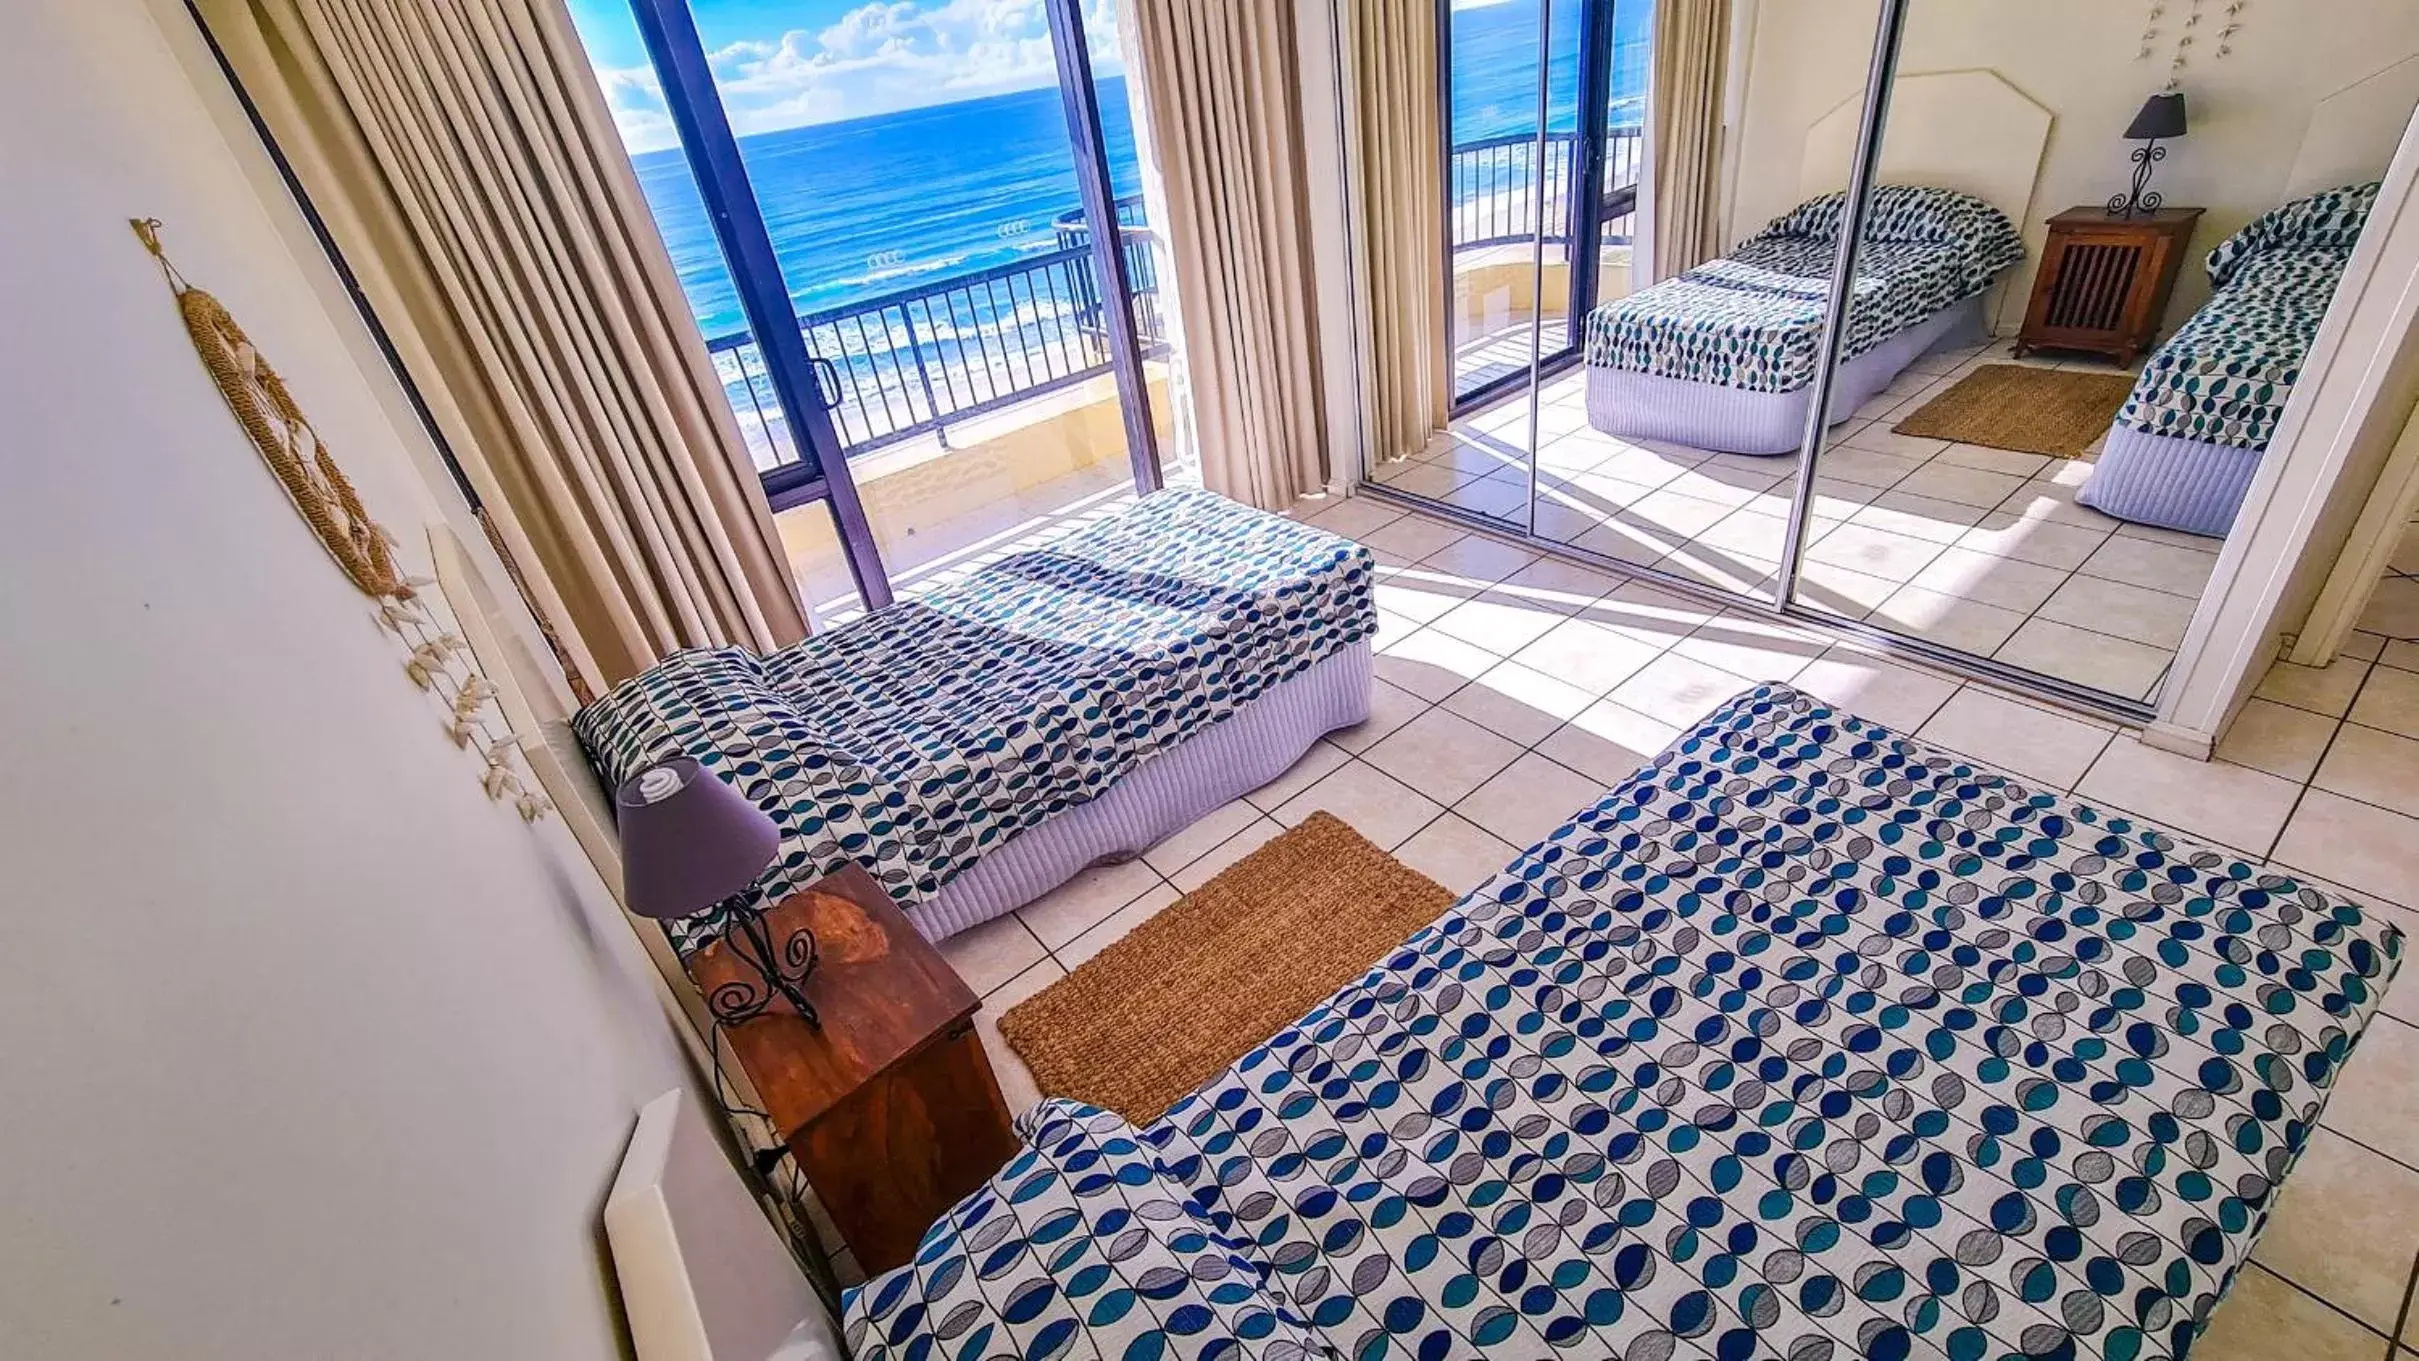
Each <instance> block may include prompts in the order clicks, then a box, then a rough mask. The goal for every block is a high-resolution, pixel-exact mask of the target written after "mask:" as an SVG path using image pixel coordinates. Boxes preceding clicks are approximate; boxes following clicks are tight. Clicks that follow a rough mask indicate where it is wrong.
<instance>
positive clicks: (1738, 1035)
mask: <svg viewBox="0 0 2419 1361" xmlns="http://www.w3.org/2000/svg"><path fill="white" fill-rule="evenodd" d="M2401 952H2402V938H2401V935H2400V934H2399V932H2397V931H2396V929H2395V928H2394V927H2393V926H2392V925H2391V924H2389V923H2388V922H2387V921H2386V920H2385V919H2384V918H2383V917H2382V916H2380V915H2376V914H2372V913H2370V912H2367V911H2365V910H2363V909H2362V908H2360V907H2358V906H2356V905H2354V904H2352V903H2349V902H2346V901H2344V900H2342V899H2340V898H2337V897H2334V896H2331V895H2329V894H2328V893H2325V892H2322V891H2320V890H2318V889H2315V888H2312V887H2309V886H2307V885H2304V884H2300V883H2297V882H2294V881H2293V880H2290V879H2286V878H2282V877H2279V876H2276V875H2273V874H2270V873H2266V872H2263V871H2261V870H2259V869H2257V868H2255V867H2253V866H2251V865H2249V864H2246V863H2244V862H2242V861H2241V860H2238V859H2236V858H2235V857H2233V856H2232V855H2230V854H2227V853H2224V852H2220V851H2216V850H2212V849H2209V848H2205V847H2201V846H2196V845H2193V844H2190V843H2188V842H2183V841H2180V840H2178V839H2176V838H2174V837H2171V836H2169V835H2167V834H2166V833H2163V832H2161V831H2159V830H2157V829H2155V828H2152V827H2149V826H2146V825H2144V824H2142V823H2140V822H2137V821H2135V820H2133V819H2131V818H2129V817H2126V816H2124V815H2121V814H2116V813H2112V812H2108V811H2105V810H2101V809H2096V808H2092V807H2089V806H2087V805H2083V804H2078V803H2075V802H2073V801H2070V800H2068V799H2066V798H2064V797H2063V796H2060V795H2057V794H2053V793H2046V792H2042V791H2039V790H2035V789H2033V788H2031V787H2029V786H2027V785H2025V784H2022V783H2020V782H2018V781H2016V780H2014V779H2012V778H2010V777H2007V776H2004V775H2000V774H1997V773H1995V772H1992V771H1989V770H1987V769H1982V768H1979V767H1977V766H1975V765H1973V764H1971V763H1969V762H1967V761H1965V760H1963V759H1962V758H1959V757H1955V756H1951V755H1948V754H1946V753H1943V752H1939V751H1936V750H1934V749H1932V748H1929V747H1926V746H1924V745H1922V744H1920V743H1916V742H1912V741H1909V740H1907V739H1904V738H1902V737H1899V736H1898V735H1896V734H1894V733H1892V732H1890V731H1888V730H1886V729H1883V728H1880V727H1878V726H1875V725H1873V724H1870V723H1866V722H1864V721H1863V720H1861V719H1858V718H1856V717H1855V716H1854V715H1851V714H1847V713H1843V712H1840V711H1837V710H1834V709H1832V708H1830V707H1828V706H1826V705H1825V704H1823V703H1822V702H1821V701H1820V700H1817V699H1814V698H1812V697H1810V696H1808V695H1805V694H1802V693H1799V692H1797V691H1794V690H1792V689H1790V688H1788V687H1786V686H1779V685H1769V686H1763V687H1760V688H1758V689H1755V690H1752V691H1750V692H1748V693H1746V694H1743V695H1741V696H1739V697H1738V698H1736V699H1734V700H1732V701H1731V702H1730V703H1729V704H1727V705H1725V706H1723V707H1722V708H1720V709H1719V710H1717V711H1715V712H1714V713H1713V714H1712V715H1711V716H1709V717H1708V718H1706V719H1705V720H1704V721H1703V722H1702V723H1700V724H1698V725H1697V726H1696V728H1694V729H1693V730H1692V731H1690V732H1688V733H1686V734H1684V735H1683V736H1682V737H1681V738H1680V739H1679V740H1678V741H1676V742H1675V743H1673V745H1672V746H1671V747H1669V748H1667V749H1666V750H1665V751H1664V752H1663V753H1662V754H1661V755H1660V756H1659V757H1657V758H1656V760H1655V761H1654V762H1653V763H1652V764H1651V765H1649V766H1648V767H1646V768H1645V769H1643V770H1641V771H1640V772H1639V773H1638V774H1636V775H1635V776H1633V777H1631V778H1630V779H1629V780H1628V781H1626V782H1625V783H1623V784H1622V785H1621V786H1619V787H1618V788H1616V789H1614V790H1613V791H1611V792H1610V793H1609V794H1607V795H1606V796H1605V798H1604V799H1603V800H1602V801H1601V802H1599V803H1597V804H1596V805H1594V806H1593V807H1590V808H1587V809H1583V810H1581V811H1580V812H1579V813H1578V814H1576V815H1575V816H1574V817H1573V818H1572V819H1571V821H1570V822H1568V823H1566V824H1565V825H1563V826H1562V827H1560V828H1558V829H1556V830H1555V831H1554V832H1553V833H1551V834H1550V835H1548V836H1547V837H1546V838H1545V840H1543V841H1542V842H1540V843H1539V844H1538V845H1536V846H1533V847H1531V848H1530V849H1529V850H1527V851H1526V852H1524V853H1522V854H1521V856H1520V857H1519V858H1518V859H1516V860H1514V861H1513V862H1512V864H1511V865H1510V866H1508V867H1507V868H1506V869H1505V870H1504V871H1503V872H1502V873H1501V874H1499V875H1497V876H1496V877H1495V878H1493V879H1492V880H1490V881H1489V882H1487V883H1485V884H1483V885H1481V886H1480V887H1479V888H1478V889H1477V890H1475V891H1473V892H1472V893H1471V894H1469V895H1468V896H1467V897H1465V898H1463V899H1462V900H1461V901H1460V902H1459V903H1458V904H1456V905H1455V906H1454V907H1453V908H1452V909H1451V910H1450V911H1449V912H1447V913H1446V914H1445V916H1443V917H1442V918H1440V919H1439V920H1438V921H1436V922H1435V923H1434V924H1432V925H1430V926H1428V927H1425V928H1423V929H1422V930H1420V931H1419V932H1417V933H1415V934H1414V935H1413V936H1412V937H1411V938H1410V939H1409V940H1407V941H1406V942H1404V944H1403V945H1402V947H1401V948H1400V949H1398V950H1397V951H1395V952H1394V953H1393V954H1392V955H1391V956H1389V957H1388V958H1386V959H1384V960H1383V961H1381V962H1380V963H1379V964H1378V966H1377V967H1375V968H1373V969H1372V970H1371V971H1370V972H1369V973H1368V974H1367V975H1365V976H1364V977H1362V978H1361V979H1360V980H1359V981H1357V982H1355V983H1353V984H1351V985H1350V986H1347V987H1345V988H1344V989H1342V990H1341V991H1339V992H1338V993H1336V994H1335V995H1334V996H1333V997H1331V998H1329V999H1328V1000H1327V1001H1326V1002H1324V1003H1322V1004H1320V1005H1319V1006H1318V1007H1316V1008H1314V1009H1313V1010H1312V1011H1311V1012H1310V1013H1309V1014H1308V1015H1306V1016H1304V1017H1303V1018H1302V1019H1301V1020H1300V1021H1298V1022H1296V1023H1295V1024H1293V1025H1291V1026H1289V1027H1287V1028H1286V1029H1285V1030H1283V1031H1282V1032H1280V1033H1279V1034H1277V1035H1275V1036H1274V1037H1272V1038H1271V1039H1269V1040H1268V1041H1267V1042H1266V1043H1265V1044H1263V1045H1261V1046H1260V1047H1258V1048H1256V1049H1254V1050H1253V1051H1252V1052H1250V1053H1249V1054H1247V1055H1245V1056H1244V1057H1243V1058H1242V1059H1240V1060H1239V1061H1237V1062H1236V1063H1235V1065H1234V1066H1233V1067H1232V1068H1230V1069H1228V1070H1227V1071H1226V1072H1225V1073H1223V1074H1221V1075H1219V1076H1217V1077H1215V1078H1212V1079H1211V1080H1210V1081H1209V1082H1208V1083H1206V1084H1204V1085H1203V1087H1202V1088H1200V1089H1199V1090H1198V1091H1197V1092H1195V1093H1194V1094H1192V1095H1190V1096H1188V1097H1186V1098H1185V1099H1183V1100H1181V1101H1179V1102H1178V1103H1177V1104H1176V1105H1175V1106H1174V1107H1172V1108H1170V1109H1169V1110H1168V1111H1167V1112H1166V1113H1165V1114H1164V1115H1163V1116H1162V1117H1160V1118H1159V1119H1158V1120H1155V1121H1153V1122H1151V1123H1150V1124H1148V1125H1146V1126H1142V1127H1140V1128H1136V1127H1133V1126H1130V1125H1128V1124H1126V1123H1125V1122H1123V1121H1122V1120H1120V1119H1118V1118H1117V1117H1115V1116H1113V1115H1108V1114H1105V1113H1102V1112H1100V1111H1097V1110H1093V1109H1091V1108H1088V1107H1083V1106H1078V1105H1074V1104H1072V1103H1068V1102H1063V1101H1044V1102H1042V1103H1040V1104H1039V1105H1036V1106H1035V1107H1033V1108H1032V1109H1031V1110H1029V1111H1028V1112H1026V1114H1025V1115H1024V1116H1023V1117H1022V1119H1021V1121H1020V1130H1021V1131H1022V1133H1023V1135H1024V1138H1025V1140H1026V1144H1027V1147H1026V1148H1025V1149H1024V1150H1023V1151H1022V1152H1021V1153H1019V1154H1018V1155H1017V1156H1016V1157H1015V1158H1014V1159H1012V1160H1011V1161H1010V1163H1009V1164H1008V1166H1007V1167H1006V1168H1004V1169H1003V1170H1002V1171H1001V1172H1000V1173H999V1174H998V1176H996V1177H994V1178H993V1179H992V1180H991V1181H990V1182H989V1183H988V1184H987V1185H986V1186H984V1187H983V1188H981V1189H979V1190H977V1191H976V1192H975V1193H974V1194H973V1195H971V1196H969V1197H967V1198H966V1199H965V1200H964V1201H962V1202H961V1203H959V1204H958V1205H957V1206H956V1207H955V1208H954V1209H953V1210H952V1211H951V1212H950V1213H949V1214H948V1215H946V1216H945V1217H944V1218H943V1219H942V1220H941V1221H940V1222H939V1223H937V1224H935V1225H934V1226H933V1228H932V1229H931V1231H930V1232H929V1233H928V1234H927V1235H926V1237H925V1238H924V1240H923V1243H922V1245H921V1248H920V1250H919V1251H918V1253H917V1256H916V1259H915V1260H914V1261H913V1262H912V1263H910V1264H909V1265H907V1266H903V1267H900V1268H898V1269H896V1270H894V1271H892V1272H889V1273H887V1274H885V1275H883V1276H880V1277H877V1278H876V1279H874V1280H872V1281H869V1282H867V1283H866V1284H865V1285H864V1286H862V1287H861V1288H859V1289H857V1290H855V1291H853V1292H851V1293H850V1294H849V1296H848V1298H847V1301H846V1308H845V1311H844V1312H845V1318H844V1328H845V1333H846V1336H847V1340H848V1344H849V1349H850V1351H851V1353H852V1354H853V1355H855V1356H857V1357H859V1358H860V1359H861V1361H868V1359H871V1358H889V1357H915V1356H934V1357H938V1356H1005V1355H1015V1356H1053V1357H1055V1356H1082V1357H1091V1356H1099V1357H1131V1356H1177V1355H1181V1356H1188V1357H1189V1356H1257V1357H1275V1358H1289V1359H1290V1358H1303V1357H1313V1356H1318V1357H1327V1356H1347V1355H1349V1356H1356V1357H1361V1356H1381V1355H1382V1356H1401V1357H1455V1358H1459V1357H1468V1356H1476V1355H1490V1356H1506V1357H1546V1356H1573V1357H1590V1358H1600V1357H1620V1358H1647V1357H1652V1358H1668V1357H1672V1356H1691V1357H1696V1356H1702V1357H1714V1358H1749V1357H1753V1358H1765V1357H1787V1358H1790V1361H1830V1359H1831V1358H1846V1357H1851V1356H1862V1357H1873V1358H1902V1357H1908V1356H1917V1355H1920V1356H1947V1357H1953V1358H1960V1359H1961V1361H1963V1359H1965V1358H1980V1357H1998V1356H2010V1355H2019V1354H2020V1355H2025V1356H2043V1357H2054V1356H2062V1357H2089V1358H2124V1359H2125V1361H2148V1359H2149V1358H2155V1357H2176V1356H2181V1355H2182V1354H2183V1353H2184V1351H2185V1350H2186V1348H2187V1347H2188V1346H2189V1344H2190V1343H2191V1341H2192V1340H2193V1338H2194V1337H2195V1336H2196V1335H2197V1333H2198V1332H2199V1330H2200V1328H2201V1327H2202V1326H2203V1324H2204V1323H2205V1322H2206V1320H2207V1319H2208V1317H2209V1314H2210V1311H2211V1309H2212V1308H2214V1307H2215V1305H2216V1303H2217V1301H2218V1300H2219V1298H2220V1297H2221V1296H2222V1295H2223V1293H2224V1292H2225V1289H2226V1287H2227V1284H2228V1282H2229V1281H2230V1280H2231V1279H2232V1278H2233V1275H2234V1273H2235V1271H2236V1270H2237V1269H2239V1268H2240V1267H2241V1266H2242V1265H2243V1263H2244V1262H2245V1261H2246V1260H2247V1259H2248V1257H2249V1255H2250V1252H2251V1247H2252V1244H2253V1241H2254V1240H2255V1239H2256V1238H2257V1237H2258V1235H2259V1233H2260V1230H2261V1228H2262V1227H2263V1226H2264V1224H2265V1222H2266V1220H2267V1217H2268V1214H2269V1211H2270V1208H2271V1206H2272V1205H2273V1204H2274V1200H2275V1194H2276V1190H2277V1186H2278V1183H2279V1182H2281V1181H2283V1180H2284V1179H2285V1178H2286V1177H2287V1176H2288V1174H2289V1173H2290V1172H2291V1170H2292V1168H2293V1164H2294V1162H2295V1160H2296V1158H2297V1157H2298V1156H2299V1154H2300V1152H2301V1150H2302V1148H2303V1146H2304V1145H2305V1143H2306V1142H2307V1140H2308V1139H2309V1137H2310V1135H2311V1133H2312V1132H2313V1130H2314V1129H2315V1128H2316V1125H2317V1121H2318V1115H2319V1111H2320V1109H2321V1107H2322V1106H2323V1105H2324V1104H2325V1102H2326V1098H2327V1094H2328V1091H2329V1088H2330V1086H2331V1085H2332V1083H2333V1082H2334V1080H2335V1078H2336V1076H2337V1074H2338V1073H2340V1072H2341V1071H2342V1069H2343V1066H2344V1064H2345V1062H2346V1061H2347V1060H2348V1059H2349V1057H2350V1056H2351V1054H2352V1051H2353V1047H2354V1045H2355V1044H2356V1043H2357V1041H2358V1040H2359V1038H2360V1036H2361V1034H2362V1031H2363V1029H2364V1028H2365V1027H2366V1025H2367V1024H2368V1023H2369V1021H2370V1019H2371V1018H2372V1017H2373V1015H2374V1014H2375V1012H2376V1010H2377V1008H2378V1005H2379V1003H2380V1001H2381V999H2382V996H2383V993H2384V990H2385V988H2386V986H2387V984H2388V983H2389V981H2390V980H2391V979H2392V977H2393V974H2394V972H2395V970H2396V968H2397V967H2398V966H2399V962H2400V957H2401ZM1172 1019H1174V1018H1172Z"/></svg>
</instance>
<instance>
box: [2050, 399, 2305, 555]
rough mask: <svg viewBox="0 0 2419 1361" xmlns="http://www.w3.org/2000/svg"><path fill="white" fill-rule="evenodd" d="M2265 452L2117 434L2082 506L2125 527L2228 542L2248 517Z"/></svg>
mask: <svg viewBox="0 0 2419 1361" xmlns="http://www.w3.org/2000/svg"><path fill="white" fill-rule="evenodd" d="M2259 456H2260V450H2258V449H2251V448H2244V447H2243V446H2241V445H2234V444H2210V443H2206V442H2203V441H2201V440H2194V439H2184V438H2182V437H2180V436H2176V435H2153V434H2149V433H2147V432H2145V431H2141V430H2136V429H2134V428H2133V427H2131V426H2128V425H2118V426H2114V427H2112V428H2111V429H2110V430H2109V432H2108V443H2107V444H2106V445H2105V446H2103V447H2102V448H2101V450H2100V456H2099V457H2098V458H2096V459H2094V460H2093V461H2092V465H2091V478H2090V480H2088V481H2086V482H2085V483H2084V484H2083V485H2082V487H2081V488H2080V489H2078V490H2077V491H2076V492H2075V501H2076V502H2077V503H2078V504H2081V505H2086V506H2089V507H2091V508H2092V509H2094V510H2098V511H2104V512H2106V513H2108V514H2110V515H2114V516H2116V517H2117V518H2118V519H2120V520H2131V521H2133V522H2134V523H2136V524H2144V525H2157V526H2159V527H2160V528H2162V529H2174V530H2181V531H2182V532H2184V533H2186V534H2206V535H2209V536H2210V537H2212V538H2220V539H2222V538H2224V537H2225V536H2226V535H2227V533H2228V532H2229V531H2231V530H2232V529H2233V528H2234V517H2235V516H2237V515H2239V514H2241V513H2242V509H2243V498H2244V497H2246V496H2248V495H2249V494H2250V492H2251V479H2253V478H2254V477H2257V476H2258V475H2259Z"/></svg>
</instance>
